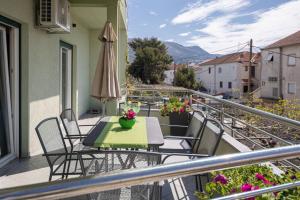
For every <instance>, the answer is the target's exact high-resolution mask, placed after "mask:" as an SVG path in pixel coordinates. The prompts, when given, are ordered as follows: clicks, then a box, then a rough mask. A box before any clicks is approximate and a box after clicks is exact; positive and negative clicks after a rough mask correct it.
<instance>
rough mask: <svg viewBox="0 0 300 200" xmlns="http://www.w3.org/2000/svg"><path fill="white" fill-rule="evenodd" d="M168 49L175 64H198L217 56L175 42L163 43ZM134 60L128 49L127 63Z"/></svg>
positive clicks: (131, 52)
mask: <svg viewBox="0 0 300 200" xmlns="http://www.w3.org/2000/svg"><path fill="white" fill-rule="evenodd" d="M129 41H131V39H129ZM164 44H165V45H166V46H167V48H168V53H169V55H171V56H172V57H173V60H174V62H175V63H177V64H183V63H189V62H193V63H199V62H201V61H204V60H206V59H209V58H215V57H216V56H217V55H214V54H210V53H208V52H207V51H205V50H204V49H202V48H201V47H199V46H189V47H187V46H183V45H181V44H178V43H176V42H164ZM133 60H134V51H133V50H132V49H131V48H130V47H129V61H130V63H131V62H132V61H133Z"/></svg>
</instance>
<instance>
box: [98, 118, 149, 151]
mask: <svg viewBox="0 0 300 200" xmlns="http://www.w3.org/2000/svg"><path fill="white" fill-rule="evenodd" d="M119 118H120V117H119V116H112V117H110V119H109V120H108V122H107V123H106V124H105V126H104V128H103V129H102V130H99V131H100V132H101V133H99V136H98V137H97V138H96V140H95V142H94V145H93V146H94V147H100V148H140V149H146V148H148V138H147V126H146V118H145V117H136V123H135V125H134V126H133V128H132V129H123V128H121V126H120V124H119V122H118V121H119Z"/></svg>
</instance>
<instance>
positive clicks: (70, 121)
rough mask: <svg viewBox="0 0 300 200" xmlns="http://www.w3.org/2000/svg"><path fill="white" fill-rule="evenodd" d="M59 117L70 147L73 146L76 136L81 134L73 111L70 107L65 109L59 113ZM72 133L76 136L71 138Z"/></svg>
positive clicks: (76, 139)
mask: <svg viewBox="0 0 300 200" xmlns="http://www.w3.org/2000/svg"><path fill="white" fill-rule="evenodd" d="M60 119H61V121H62V123H63V126H64V129H65V131H66V134H67V136H69V141H70V144H71V147H72V148H73V145H74V143H75V142H77V141H78V138H79V137H80V136H81V132H80V129H79V126H78V123H77V119H76V116H75V113H74V112H73V110H72V109H65V110H64V111H62V113H61V114H60ZM72 135H73V136H77V138H75V137H74V139H71V136H72Z"/></svg>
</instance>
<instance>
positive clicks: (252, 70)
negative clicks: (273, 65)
mask: <svg viewBox="0 0 300 200" xmlns="http://www.w3.org/2000/svg"><path fill="white" fill-rule="evenodd" d="M251 77H253V78H254V77H255V66H251Z"/></svg>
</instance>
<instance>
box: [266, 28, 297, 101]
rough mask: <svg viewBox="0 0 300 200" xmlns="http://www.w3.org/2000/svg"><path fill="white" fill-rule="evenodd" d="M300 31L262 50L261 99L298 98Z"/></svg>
mask: <svg viewBox="0 0 300 200" xmlns="http://www.w3.org/2000/svg"><path fill="white" fill-rule="evenodd" d="M299 77H300V31H298V32H296V33H293V34H291V35H289V36H287V37H285V38H283V39H281V40H278V41H276V42H274V43H273V44H270V45H268V46H267V47H265V48H264V49H263V50H262V72H261V85H262V86H261V97H262V98H269V99H280V98H281V99H294V98H296V99H299V98H300V87H299V86H300V80H299Z"/></svg>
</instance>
